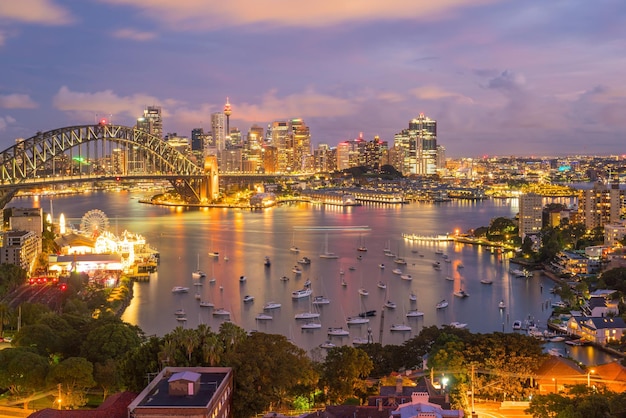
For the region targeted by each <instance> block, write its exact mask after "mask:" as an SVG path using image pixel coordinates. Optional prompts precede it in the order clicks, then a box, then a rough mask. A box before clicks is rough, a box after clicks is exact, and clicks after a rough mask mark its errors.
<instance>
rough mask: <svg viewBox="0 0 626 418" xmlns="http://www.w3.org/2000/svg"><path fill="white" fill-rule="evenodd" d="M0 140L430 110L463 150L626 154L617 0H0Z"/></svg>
mask: <svg viewBox="0 0 626 418" xmlns="http://www.w3.org/2000/svg"><path fill="white" fill-rule="evenodd" d="M0 57H1V59H0V148H1V149H2V150H4V149H6V148H8V147H9V146H11V145H13V144H14V140H15V139H16V138H29V137H31V136H33V135H35V133H36V132H37V131H48V130H52V129H57V128H61V127H65V126H72V125H83V124H91V123H94V121H95V120H96V115H98V116H99V117H102V116H106V117H107V118H108V117H109V115H112V122H113V123H115V124H120V125H128V126H131V125H134V124H135V122H136V119H137V117H139V116H141V114H142V113H143V109H144V108H145V106H147V105H158V106H161V107H162V108H163V112H164V122H163V124H164V131H165V132H166V133H167V132H177V133H178V134H179V135H185V136H190V133H191V129H193V128H196V127H203V128H204V129H205V130H210V114H211V113H212V112H216V111H221V110H222V109H223V106H224V103H225V101H226V97H229V98H230V103H231V104H232V108H233V113H232V116H231V123H230V124H231V127H233V126H235V127H238V128H239V129H240V130H241V131H242V132H243V133H246V132H247V130H248V128H249V127H250V126H251V125H252V124H253V123H257V124H260V125H262V126H267V124H268V123H269V122H271V121H273V120H281V119H288V118H303V119H304V121H305V123H307V125H309V126H310V127H311V135H312V142H313V144H314V145H316V144H318V143H327V144H330V145H331V146H335V145H336V144H337V143H338V142H340V141H342V140H346V139H352V138H355V137H357V136H358V135H359V132H363V136H364V138H365V139H367V140H371V139H372V138H373V137H374V135H379V136H380V137H381V139H383V140H386V141H388V142H389V143H390V145H391V144H392V143H393V135H394V133H397V132H399V131H401V130H402V129H404V128H406V127H408V123H409V120H411V119H412V118H414V117H416V116H417V115H419V114H420V113H424V114H425V115H426V116H429V117H431V118H433V119H436V120H437V123H438V143H439V144H441V145H444V146H445V147H446V150H447V155H448V156H452V157H460V156H468V157H477V156H482V155H520V156H528V155H536V156H539V155H565V154H602V155H606V154H625V153H626V147H625V144H626V141H625V140H626V1H624V0H597V1H589V0H522V1H512V0H511V1H503V0H430V1H424V0H385V1H383V0H334V1H329V0H317V1H315V0H224V1H220V2H218V1H213V0H177V1H175V0H80V1H78V0H74V1H71V0H0Z"/></svg>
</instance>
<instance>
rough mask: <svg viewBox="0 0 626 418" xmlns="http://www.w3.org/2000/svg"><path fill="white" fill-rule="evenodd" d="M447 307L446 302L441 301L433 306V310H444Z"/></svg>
mask: <svg viewBox="0 0 626 418" xmlns="http://www.w3.org/2000/svg"><path fill="white" fill-rule="evenodd" d="M447 307H448V301H447V300H445V299H443V300H441V301H439V302H438V303H437V304H436V305H435V309H444V308H447Z"/></svg>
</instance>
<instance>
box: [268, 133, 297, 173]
mask: <svg viewBox="0 0 626 418" xmlns="http://www.w3.org/2000/svg"><path fill="white" fill-rule="evenodd" d="M268 134H269V135H270V138H271V139H270V143H271V144H272V146H273V147H274V148H275V149H276V162H277V166H276V170H275V171H273V172H278V173H286V172H288V171H289V168H290V162H291V161H292V160H293V136H292V135H291V129H290V126H289V121H274V122H272V124H271V126H270V128H269V129H268ZM267 172H268V171H266V173H267Z"/></svg>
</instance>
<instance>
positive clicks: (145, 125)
mask: <svg viewBox="0 0 626 418" xmlns="http://www.w3.org/2000/svg"><path fill="white" fill-rule="evenodd" d="M137 129H139V130H140V131H144V132H147V133H149V134H150V135H154V136H156V137H159V138H163V119H162V118H161V106H148V107H147V108H146V109H144V111H143V117H140V118H138V119H137Z"/></svg>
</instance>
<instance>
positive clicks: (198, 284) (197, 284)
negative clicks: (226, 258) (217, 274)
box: [193, 282, 203, 287]
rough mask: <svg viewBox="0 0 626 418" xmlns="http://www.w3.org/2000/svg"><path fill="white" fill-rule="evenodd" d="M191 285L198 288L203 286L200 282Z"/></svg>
mask: <svg viewBox="0 0 626 418" xmlns="http://www.w3.org/2000/svg"><path fill="white" fill-rule="evenodd" d="M193 285H194V286H198V287H200V286H203V284H202V282H194V284H193Z"/></svg>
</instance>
